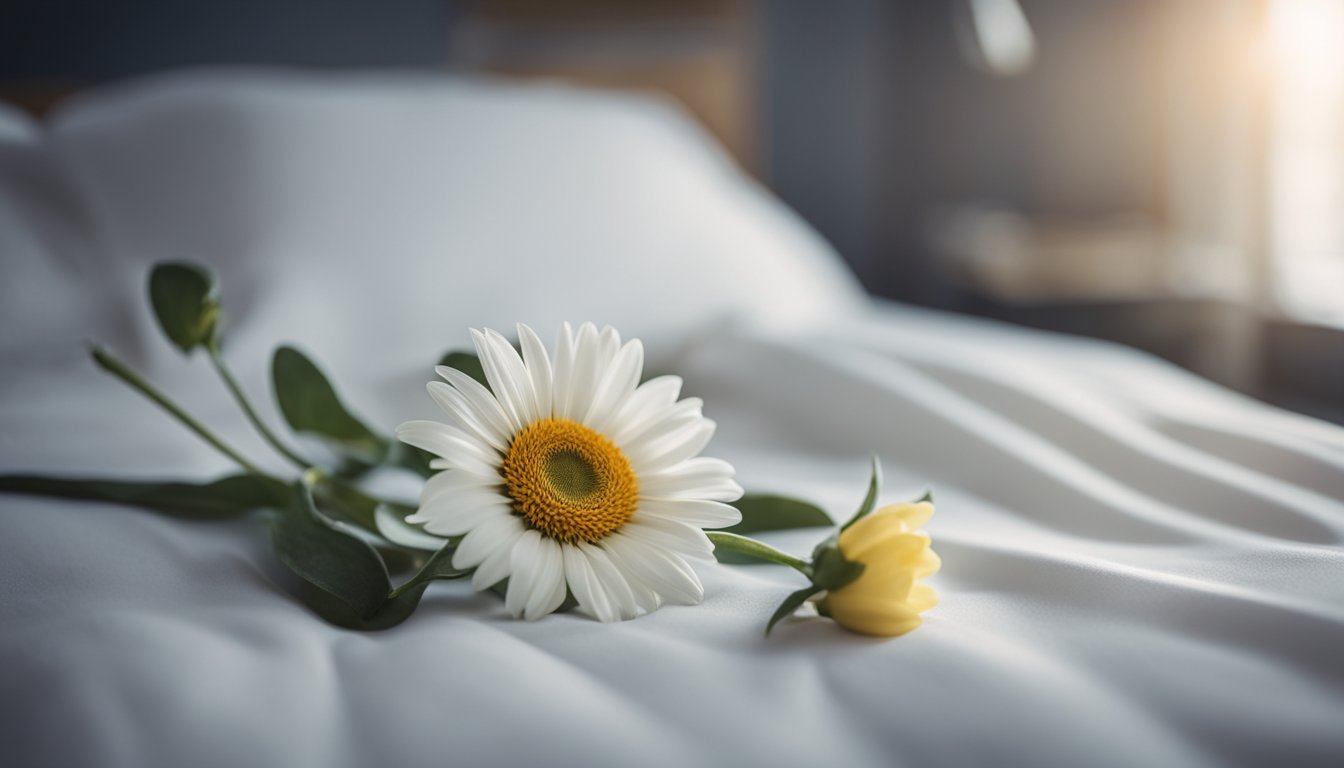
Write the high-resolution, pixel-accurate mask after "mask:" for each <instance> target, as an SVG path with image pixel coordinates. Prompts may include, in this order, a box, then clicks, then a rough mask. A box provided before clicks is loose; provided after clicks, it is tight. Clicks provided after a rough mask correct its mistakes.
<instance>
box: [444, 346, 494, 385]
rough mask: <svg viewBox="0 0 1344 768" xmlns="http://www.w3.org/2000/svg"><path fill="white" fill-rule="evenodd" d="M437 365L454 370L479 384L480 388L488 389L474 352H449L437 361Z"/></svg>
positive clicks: (479, 360)
mask: <svg viewBox="0 0 1344 768" xmlns="http://www.w3.org/2000/svg"><path fill="white" fill-rule="evenodd" d="M439 365H442V366H445V367H447V368H456V369H457V370H459V371H461V372H463V373H465V374H467V375H468V376H470V377H471V378H473V379H475V380H476V381H478V382H480V383H481V386H483V387H485V388H486V389H489V388H490V382H489V381H487V380H486V378H485V368H484V367H482V366H481V358H479V357H477V356H476V353H474V352H463V351H461V350H456V351H453V352H449V353H447V354H446V355H444V356H443V357H442V358H440V359H439Z"/></svg>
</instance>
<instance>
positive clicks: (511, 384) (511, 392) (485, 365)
mask: <svg viewBox="0 0 1344 768" xmlns="http://www.w3.org/2000/svg"><path fill="white" fill-rule="evenodd" d="M493 333H494V331H489V330H487V331H486V332H484V333H483V332H481V331H478V330H476V329H475V328H473V329H471V339H472V341H473V342H474V343H475V344H476V355H477V356H478V357H479V358H480V360H481V368H482V370H484V371H485V379H486V381H488V382H490V391H491V392H493V393H494V394H495V399H496V400H498V401H499V405H500V407H502V408H503V409H504V413H506V414H508V416H509V424H510V426H512V427H513V429H514V430H515V431H516V430H519V429H522V428H523V427H525V426H527V425H528V424H529V423H531V421H532V418H531V413H532V408H531V403H532V401H533V398H532V394H531V389H532V382H531V381H530V380H529V381H527V382H525V383H526V385H527V391H526V392H524V389H523V384H524V382H522V381H519V379H520V378H526V375H525V374H523V372H522V367H523V362H522V360H519V359H518V353H517V352H515V351H513V346H512V345H510V344H509V343H508V341H507V340H506V341H505V342H504V343H503V347H507V348H508V349H507V351H506V350H505V349H504V348H503V347H501V346H500V345H499V344H498V343H497V342H496V341H495V339H494V337H493V336H492V335H491V334H493ZM510 358H512V359H510ZM514 363H516V364H517V368H518V370H517V371H515V370H514V367H513V365H514Z"/></svg>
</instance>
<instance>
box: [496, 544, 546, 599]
mask: <svg viewBox="0 0 1344 768" xmlns="http://www.w3.org/2000/svg"><path fill="white" fill-rule="evenodd" d="M540 557H541V534H540V533H537V531H536V530H535V529H529V530H526V531H523V535H522V536H520V537H519V538H518V543H516V544H514V545H513V552H512V554H511V555H510V556H509V568H510V570H511V571H512V573H511V574H510V576H509V589H508V591H507V592H505V593H504V607H505V608H506V609H507V610H508V612H509V613H510V614H512V615H513V617H514V618H515V619H519V618H522V616H523V610H524V609H525V608H527V601H528V599H529V598H531V597H532V592H533V590H534V589H535V588H536V586H537V577H538V576H540V575H541V573H540V570H539V569H538V568H537V560H538V559H540Z"/></svg>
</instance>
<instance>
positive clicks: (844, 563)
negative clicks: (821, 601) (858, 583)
mask: <svg viewBox="0 0 1344 768" xmlns="http://www.w3.org/2000/svg"><path fill="white" fill-rule="evenodd" d="M863 569H864V565H863V563H859V562H854V561H852V560H846V559H845V557H844V555H842V554H840V545H839V544H838V543H837V542H836V540H835V538H834V537H832V538H828V539H827V540H826V541H824V542H822V543H821V544H820V545H819V546H818V547H817V548H816V549H815V550H813V552H812V584H813V585H814V586H816V587H817V588H818V589H824V590H826V591H828V592H831V591H835V590H837V589H839V588H841V587H843V586H845V585H846V584H849V583H850V582H852V581H854V580H855V579H857V578H859V576H862V575H863Z"/></svg>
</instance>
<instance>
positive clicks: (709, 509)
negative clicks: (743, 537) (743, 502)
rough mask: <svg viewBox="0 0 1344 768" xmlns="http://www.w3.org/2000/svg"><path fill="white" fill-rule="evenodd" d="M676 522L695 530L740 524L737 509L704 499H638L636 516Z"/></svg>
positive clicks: (740, 516) (739, 515) (740, 515)
mask: <svg viewBox="0 0 1344 768" xmlns="http://www.w3.org/2000/svg"><path fill="white" fill-rule="evenodd" d="M643 515H649V516H652V517H661V518H665V519H667V520H676V521H678V522H682V523H686V524H687V525H694V526H695V527H697V528H727V527H729V526H733V525H737V524H738V523H740V522H742V513H741V512H739V511H737V507H734V506H731V505H728V504H724V503H723V502H720V501H706V500H704V499H640V500H639V512H637V513H636V516H637V517H638V516H643Z"/></svg>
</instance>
